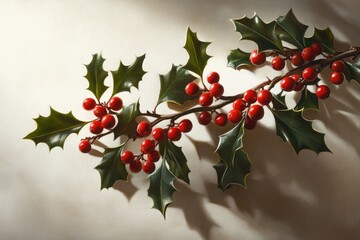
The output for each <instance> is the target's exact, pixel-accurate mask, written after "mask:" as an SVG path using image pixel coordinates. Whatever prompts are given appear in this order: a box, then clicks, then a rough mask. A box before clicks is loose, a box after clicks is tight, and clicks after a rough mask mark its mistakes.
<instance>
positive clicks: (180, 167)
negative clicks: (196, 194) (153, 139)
mask: <svg viewBox="0 0 360 240" xmlns="http://www.w3.org/2000/svg"><path fill="white" fill-rule="evenodd" d="M159 150H160V154H161V156H162V158H163V159H165V160H166V162H167V163H168V165H169V167H170V171H171V172H172V174H174V175H175V177H177V178H179V179H181V180H183V181H184V182H186V183H187V184H190V180H189V176H188V175H189V172H190V169H189V168H188V166H187V160H186V157H185V155H184V153H183V151H182V150H181V147H178V146H176V145H175V144H174V143H173V142H172V141H170V140H169V139H166V140H163V141H161V142H160V143H159Z"/></svg>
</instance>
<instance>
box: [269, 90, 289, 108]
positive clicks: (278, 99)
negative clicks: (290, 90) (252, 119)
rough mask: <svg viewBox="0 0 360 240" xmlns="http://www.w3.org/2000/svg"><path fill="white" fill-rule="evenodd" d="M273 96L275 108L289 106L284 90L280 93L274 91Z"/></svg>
mask: <svg viewBox="0 0 360 240" xmlns="http://www.w3.org/2000/svg"><path fill="white" fill-rule="evenodd" d="M272 96H273V98H272V104H273V108H274V109H275V110H284V109H287V108H288V107H287V106H286V102H285V95H282V92H280V93H279V94H273V93H272Z"/></svg>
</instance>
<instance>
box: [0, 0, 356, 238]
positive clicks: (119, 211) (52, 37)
mask: <svg viewBox="0 0 360 240" xmlns="http://www.w3.org/2000/svg"><path fill="white" fill-rule="evenodd" d="M0 3H1V7H0V36H1V38H0V39H1V40H0V41H1V42H0V43H1V44H0V49H1V54H2V56H1V58H0V84H1V88H0V102H1V109H2V116H1V118H0V122H1V126H2V133H1V136H2V138H1V139H2V140H1V145H0V156H1V157H0V239H249V240H262V239H264V240H265V239H266V240H275V239H287V240H291V239H294V240H301V239H314V240H319V239H320V240H322V239H327V240H332V239H333V240H335V239H359V238H360V229H359V227H358V225H359V222H360V206H359V202H360V189H359V185H358V183H359V182H360V161H359V160H360V159H359V156H360V152H359V141H360V137H359V136H360V131H359V129H360V125H359V116H360V109H359V107H358V106H359V103H360V97H359V92H360V86H359V85H358V84H355V83H354V82H352V83H351V84H348V83H344V84H343V85H342V86H340V87H336V88H335V87H331V88H332V90H333V91H332V92H333V97H332V98H330V99H328V100H326V101H323V102H321V103H320V111H321V114H316V113H312V114H309V117H311V118H312V119H317V120H316V121H315V123H314V127H315V128H316V129H318V130H320V131H323V132H326V137H325V141H326V143H327V145H328V146H329V148H330V149H331V150H332V151H333V154H331V153H321V154H320V155H319V156H317V155H316V154H314V153H312V152H310V151H306V150H305V151H302V152H301V153H300V154H299V155H298V156H297V155H296V154H295V153H294V152H293V150H292V149H291V148H290V147H289V146H288V145H287V144H285V143H283V142H282V140H281V139H280V138H279V137H277V136H275V134H274V131H273V129H272V128H273V120H272V118H271V116H270V115H267V117H266V118H265V119H264V120H263V121H262V124H261V125H260V126H259V127H258V128H257V129H256V130H254V131H252V132H248V133H247V136H246V140H245V146H246V150H247V151H248V152H249V154H250V156H251V159H252V164H253V165H252V174H251V175H250V176H249V178H248V189H247V190H245V189H243V188H240V187H234V188H232V189H230V190H228V191H226V192H224V193H223V192H222V191H220V190H219V189H217V188H216V174H215V171H214V170H213V169H212V167H211V166H212V165H213V164H214V163H215V162H216V161H217V159H216V158H217V156H214V155H213V154H212V151H213V149H214V147H215V146H216V143H217V136H218V134H220V133H221V132H222V131H224V130H222V129H218V128H216V127H213V128H211V131H208V130H205V128H201V127H196V130H194V131H193V132H192V133H191V134H190V135H189V138H185V137H184V138H183V139H182V140H181V142H180V143H179V144H181V145H182V146H183V149H184V152H185V154H186V155H187V157H188V160H189V166H190V169H191V171H192V172H191V174H190V180H191V182H192V184H191V186H190V187H187V186H185V185H183V184H181V183H177V184H176V187H177V188H178V189H179V190H180V192H177V193H175V194H174V199H173V200H174V203H173V204H172V205H171V206H170V207H169V208H168V211H167V219H166V221H164V219H163V217H162V216H161V214H160V213H159V212H158V211H157V210H151V209H150V208H151V206H152V202H151V199H150V198H148V197H147V192H146V190H147V184H148V182H147V181H146V176H145V175H144V174H139V175H137V176H135V177H134V178H132V184H127V185H126V184H117V187H118V188H123V189H124V192H125V193H126V194H125V195H124V194H123V193H121V192H119V191H116V190H114V189H109V190H102V191H99V186H100V177H99V174H98V172H97V171H96V170H94V169H93V168H94V167H95V166H96V165H97V163H98V162H99V160H100V159H99V158H96V157H89V156H87V155H84V154H80V153H79V152H78V150H77V144H78V141H79V139H80V137H78V136H76V135H71V136H70V137H69V139H68V141H67V142H66V144H65V150H64V151H63V150H61V149H59V148H55V149H53V150H52V151H51V152H50V153H49V151H48V148H47V146H46V145H44V144H40V145H38V146H37V147H36V148H35V146H34V144H33V143H32V142H31V141H25V140H22V138H23V137H24V136H25V135H26V134H27V133H29V132H30V131H32V130H33V129H34V128H35V122H34V121H32V120H31V119H32V118H35V117H37V116H38V115H37V114H38V113H40V114H41V115H47V114H48V113H49V105H51V106H52V107H54V108H56V109H58V110H59V111H62V112H68V111H70V110H73V112H74V114H75V115H76V116H77V117H81V118H82V119H89V118H90V117H91V116H90V115H88V114H87V113H85V112H84V111H82V109H81V102H82V100H83V99H84V98H85V97H88V96H90V93H89V92H87V91H84V89H85V88H86V87H87V83H86V80H84V78H82V76H83V75H84V74H85V68H84V67H83V65H82V64H86V63H88V62H89V61H90V59H91V54H93V53H96V52H99V51H101V52H102V54H103V56H104V57H105V58H106V59H108V60H107V61H106V63H105V68H106V69H107V70H113V69H115V68H116V67H117V64H118V61H119V60H120V59H121V60H122V61H124V62H125V63H126V64H129V63H131V62H132V61H133V60H134V57H135V56H139V55H141V54H143V53H146V54H147V58H146V60H145V65H144V68H145V70H146V71H148V72H149V73H148V74H146V75H145V78H144V81H143V82H142V83H141V84H140V91H141V94H140V93H138V92H137V91H134V92H133V94H132V95H131V96H130V95H129V94H123V95H122V97H123V98H124V102H125V104H129V103H131V102H133V101H134V100H135V99H136V98H137V97H139V96H140V95H141V102H142V104H143V105H142V109H148V108H151V107H152V106H153V104H154V103H155V102H156V96H157V91H158V89H159V84H158V83H157V82H156V78H157V74H159V73H160V74H164V73H166V72H167V71H169V69H170V67H171V63H175V64H184V63H185V61H186V59H187V55H186V52H185V50H184V49H183V48H182V46H183V44H184V41H185V33H186V28H187V26H190V27H191V29H192V30H193V31H197V32H198V36H199V38H200V39H201V40H203V41H211V42H213V44H211V45H210V47H209V48H208V53H209V54H210V55H213V56H215V57H214V58H212V59H211V60H210V62H209V68H208V69H206V71H207V72H208V71H211V70H217V71H218V72H220V73H221V76H222V78H223V79H225V80H222V81H223V83H224V85H226V93H227V94H231V93H233V92H235V91H239V90H245V89H246V88H247V87H250V86H252V85H253V84H254V83H256V82H257V81H261V80H262V79H264V76H265V75H264V74H268V75H271V74H273V72H272V71H270V68H266V69H265V72H261V73H260V72H258V73H256V75H253V74H251V73H249V72H246V71H245V72H240V73H239V72H234V71H232V70H231V69H229V68H226V67H225V66H226V55H227V53H228V51H229V50H230V49H234V48H236V47H238V46H239V42H238V39H239V34H237V33H235V31H234V27H233V25H232V24H231V23H230V22H229V21H228V19H230V18H239V17H242V16H243V15H244V14H246V15H248V16H252V15H253V12H254V11H256V12H257V13H258V14H259V15H260V16H261V17H262V18H263V19H264V20H267V21H269V20H272V19H274V18H276V17H277V16H279V15H283V14H285V13H286V12H287V11H288V9H289V8H290V7H292V8H293V10H294V12H295V14H296V15H297V16H298V18H299V19H300V21H302V22H303V23H305V24H308V25H310V26H317V27H318V28H324V27H327V26H330V27H331V28H332V30H333V31H334V32H335V33H336V36H337V38H338V39H339V40H340V41H343V42H351V43H353V44H355V45H356V44H357V45H359V43H360V35H359V32H360V27H359V26H360V19H359V15H358V13H359V10H360V2H359V1H357V0H342V1H309V0H303V1H280V0H276V1H271V3H270V1H235V0H225V1H215V0H213V1H188V0H187V1H164V0H162V1H160V0H158V1H146V0H142V1H36V0H31V1H0ZM309 34H311V32H309ZM337 44H338V45H339V46H342V45H343V44H342V43H340V42H337ZM250 47H253V46H252V45H251V46H250ZM154 81H155V82H154ZM109 83H110V81H109ZM289 101H290V102H291V100H289ZM84 135H86V132H85V130H84V131H82V136H84ZM189 139H190V140H189ZM192 141H194V142H192ZM195 141H196V142H195ZM108 143H109V142H108ZM137 189H139V190H138V191H136V190H137Z"/></svg>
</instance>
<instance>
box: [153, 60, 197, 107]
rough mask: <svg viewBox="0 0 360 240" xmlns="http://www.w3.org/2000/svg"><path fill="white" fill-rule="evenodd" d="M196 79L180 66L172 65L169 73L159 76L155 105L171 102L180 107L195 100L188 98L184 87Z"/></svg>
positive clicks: (192, 97)
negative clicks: (158, 89)
mask: <svg viewBox="0 0 360 240" xmlns="http://www.w3.org/2000/svg"><path fill="white" fill-rule="evenodd" d="M195 79H196V78H195V77H194V76H193V75H191V74H190V72H189V71H188V70H186V69H184V68H182V67H181V66H175V65H172V67H171V70H170V72H168V73H167V74H166V75H160V93H159V99H158V101H157V105H159V104H160V103H162V102H173V103H176V104H179V105H182V104H183V103H184V102H185V101H187V100H192V99H195V98H197V96H188V95H187V94H186V93H185V87H186V85H187V84H188V83H190V82H192V81H194V80H195Z"/></svg>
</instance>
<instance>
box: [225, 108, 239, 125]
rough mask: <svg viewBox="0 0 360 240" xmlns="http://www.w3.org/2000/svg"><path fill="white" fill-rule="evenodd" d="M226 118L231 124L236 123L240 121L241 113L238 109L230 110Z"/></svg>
mask: <svg viewBox="0 0 360 240" xmlns="http://www.w3.org/2000/svg"><path fill="white" fill-rule="evenodd" d="M227 117H228V119H229V121H230V122H231V123H238V122H240V121H241V119H242V112H241V111H239V110H238V109H231V110H230V111H229V113H228V115H227Z"/></svg>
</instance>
